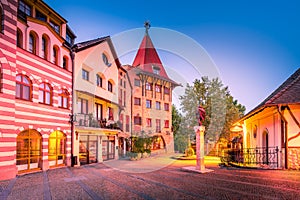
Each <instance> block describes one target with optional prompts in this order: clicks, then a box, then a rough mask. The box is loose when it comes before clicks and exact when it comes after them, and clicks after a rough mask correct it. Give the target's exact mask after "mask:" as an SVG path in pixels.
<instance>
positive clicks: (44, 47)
mask: <svg viewBox="0 0 300 200" xmlns="http://www.w3.org/2000/svg"><path fill="white" fill-rule="evenodd" d="M41 56H42V58H44V59H46V60H47V56H48V41H47V39H46V38H45V37H44V36H43V37H42V54H41Z"/></svg>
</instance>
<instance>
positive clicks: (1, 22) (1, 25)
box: [0, 5, 4, 33]
mask: <svg viewBox="0 0 300 200" xmlns="http://www.w3.org/2000/svg"><path fill="white" fill-rule="evenodd" d="M0 31H1V33H3V31H4V12H3V9H2V7H1V5H0Z"/></svg>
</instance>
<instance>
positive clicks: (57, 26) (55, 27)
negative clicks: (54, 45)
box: [49, 21, 60, 34]
mask: <svg viewBox="0 0 300 200" xmlns="http://www.w3.org/2000/svg"><path fill="white" fill-rule="evenodd" d="M49 24H50V26H51V27H52V28H53V29H54V30H55V32H56V33H58V34H59V33H60V27H59V25H57V24H56V23H55V22H53V21H50V23H49Z"/></svg>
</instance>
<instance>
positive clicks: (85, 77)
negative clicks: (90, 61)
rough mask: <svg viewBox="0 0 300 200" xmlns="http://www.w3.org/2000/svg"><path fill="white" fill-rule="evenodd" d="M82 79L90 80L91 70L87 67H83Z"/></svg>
mask: <svg viewBox="0 0 300 200" xmlns="http://www.w3.org/2000/svg"><path fill="white" fill-rule="evenodd" d="M82 79H84V80H86V81H88V80H89V72H88V71H87V70H85V69H82Z"/></svg>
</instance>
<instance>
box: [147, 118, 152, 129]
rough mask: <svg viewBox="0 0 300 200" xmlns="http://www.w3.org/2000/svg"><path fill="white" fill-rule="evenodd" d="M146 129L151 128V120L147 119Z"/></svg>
mask: <svg viewBox="0 0 300 200" xmlns="http://www.w3.org/2000/svg"><path fill="white" fill-rule="evenodd" d="M147 127H152V120H151V118H147Z"/></svg>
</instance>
